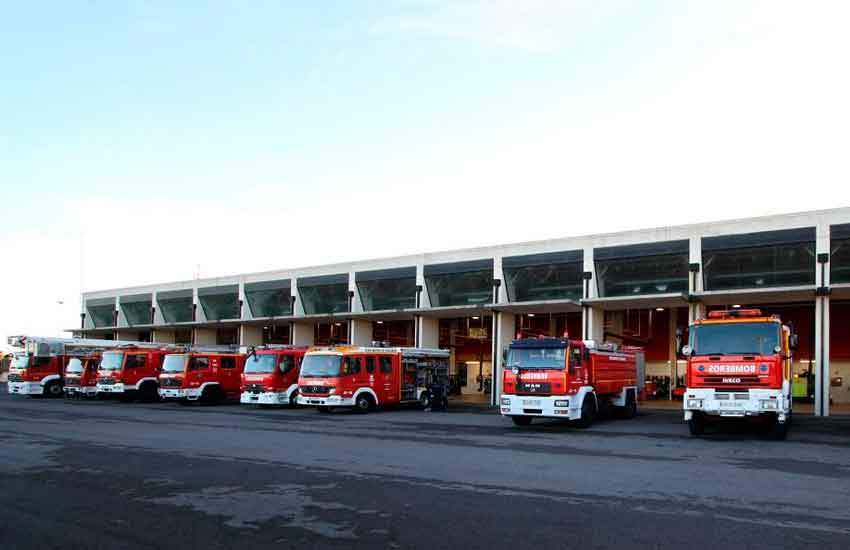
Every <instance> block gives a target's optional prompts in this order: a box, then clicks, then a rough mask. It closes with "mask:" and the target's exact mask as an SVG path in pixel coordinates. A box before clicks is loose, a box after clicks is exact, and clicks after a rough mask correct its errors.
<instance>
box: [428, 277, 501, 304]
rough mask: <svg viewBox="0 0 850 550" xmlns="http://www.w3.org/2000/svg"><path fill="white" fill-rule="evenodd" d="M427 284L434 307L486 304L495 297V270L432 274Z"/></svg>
mask: <svg viewBox="0 0 850 550" xmlns="http://www.w3.org/2000/svg"><path fill="white" fill-rule="evenodd" d="M425 286H426V287H427V288H428V297H429V299H430V300H431V306H433V307H444V306H465V305H475V304H486V303H488V302H490V301H492V299H493V270H492V269H488V270H485V271H470V272H466V273H446V274H437V275H430V276H426V277H425Z"/></svg>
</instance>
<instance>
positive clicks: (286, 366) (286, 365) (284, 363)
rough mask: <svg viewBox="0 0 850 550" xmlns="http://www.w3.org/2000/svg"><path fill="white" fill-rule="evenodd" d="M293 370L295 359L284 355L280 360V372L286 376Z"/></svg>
mask: <svg viewBox="0 0 850 550" xmlns="http://www.w3.org/2000/svg"><path fill="white" fill-rule="evenodd" d="M294 368H295V357H293V356H292V355H284V356H282V357H281V358H280V372H282V373H284V374H286V373H287V372H289V371H291V370H292V369H294Z"/></svg>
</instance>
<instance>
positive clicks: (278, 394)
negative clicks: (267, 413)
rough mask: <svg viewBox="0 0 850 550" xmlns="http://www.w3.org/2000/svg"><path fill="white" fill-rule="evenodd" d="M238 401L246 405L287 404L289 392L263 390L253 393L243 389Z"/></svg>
mask: <svg viewBox="0 0 850 550" xmlns="http://www.w3.org/2000/svg"><path fill="white" fill-rule="evenodd" d="M239 402H240V403H243V404H246V405H288V404H289V393H288V392H285V391H265V392H260V393H253V392H248V391H244V392H242V395H240V396H239Z"/></svg>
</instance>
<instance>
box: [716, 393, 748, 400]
mask: <svg viewBox="0 0 850 550" xmlns="http://www.w3.org/2000/svg"><path fill="white" fill-rule="evenodd" d="M714 398H715V399H716V400H718V401H730V400H731V401H746V400H748V399H749V398H750V394H749V393H715V394H714Z"/></svg>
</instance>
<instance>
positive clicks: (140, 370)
mask: <svg viewBox="0 0 850 550" xmlns="http://www.w3.org/2000/svg"><path fill="white" fill-rule="evenodd" d="M176 349H177V347H176V346H174V345H168V344H141V343H135V344H127V345H123V346H120V347H117V348H114V349H110V350H109V351H105V352H103V356H102V358H101V361H100V367H99V368H98V371H97V395H98V397H105V396H110V395H114V396H117V397H120V398H121V399H122V400H126V401H129V400H132V399H133V398H136V397H138V398H139V399H140V400H141V401H146V402H150V401H156V399H157V398H158V397H159V393H158V390H159V378H158V377H159V371H160V368H161V367H162V362H163V359H164V358H165V355H166V354H167V353H170V352H173V351H175V350H176Z"/></svg>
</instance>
